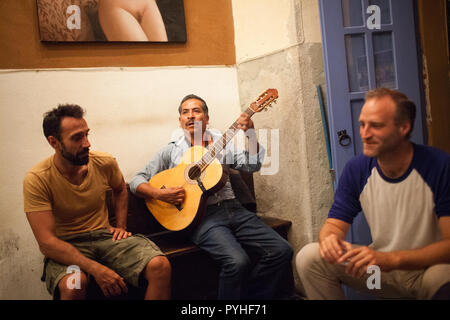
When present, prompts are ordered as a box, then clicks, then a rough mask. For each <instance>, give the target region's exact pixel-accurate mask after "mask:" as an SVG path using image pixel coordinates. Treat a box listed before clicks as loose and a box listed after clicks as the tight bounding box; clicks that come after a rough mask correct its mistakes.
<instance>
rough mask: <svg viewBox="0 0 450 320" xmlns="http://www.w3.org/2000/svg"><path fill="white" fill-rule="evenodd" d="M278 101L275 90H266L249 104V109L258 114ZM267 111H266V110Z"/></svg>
mask: <svg viewBox="0 0 450 320" xmlns="http://www.w3.org/2000/svg"><path fill="white" fill-rule="evenodd" d="M277 99H278V90H277V89H267V90H266V91H264V92H263V93H262V94H260V96H259V97H258V98H257V99H256V100H255V101H253V102H252V103H251V104H250V107H249V108H250V109H251V110H252V111H253V112H255V113H256V112H260V111H262V110H264V109H266V108H267V107H270V105H271V104H272V103H274V102H275V103H276V100H277ZM266 110H267V109H266Z"/></svg>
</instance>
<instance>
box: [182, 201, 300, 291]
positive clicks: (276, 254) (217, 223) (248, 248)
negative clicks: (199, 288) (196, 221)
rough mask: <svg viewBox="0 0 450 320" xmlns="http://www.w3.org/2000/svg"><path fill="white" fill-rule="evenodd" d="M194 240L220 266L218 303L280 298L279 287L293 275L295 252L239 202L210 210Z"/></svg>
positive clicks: (196, 231)
mask: <svg viewBox="0 0 450 320" xmlns="http://www.w3.org/2000/svg"><path fill="white" fill-rule="evenodd" d="M191 238H192V241H193V242H194V243H195V244H196V245H197V246H199V247H200V248H202V249H203V250H205V251H207V252H208V253H209V254H210V255H211V256H212V258H213V259H214V260H215V261H217V262H218V263H219V265H220V280H219V293H218V299H222V300H223V299H229V300H236V299H276V298H280V297H278V296H277V293H278V292H277V289H278V285H279V283H280V280H281V279H283V278H284V277H285V276H286V272H292V268H291V260H292V256H293V250H292V248H291V246H290V245H289V243H288V242H287V241H286V240H285V239H283V238H282V237H281V236H280V235H279V234H278V233H277V232H276V231H274V230H273V229H272V228H271V227H269V226H268V225H266V224H265V223H264V222H263V221H262V220H261V219H260V218H259V217H258V216H257V215H256V214H255V213H253V212H251V211H248V210H246V209H245V208H244V207H242V205H241V204H240V203H239V201H237V200H234V199H233V200H226V201H224V202H222V203H221V204H220V205H219V206H218V205H212V206H208V208H207V211H206V213H205V217H204V219H203V221H202V223H201V224H200V225H199V226H198V227H197V229H195V230H194V232H193V234H192V236H191ZM244 248H245V249H244ZM251 257H252V258H251ZM254 261H256V263H253V262H254Z"/></svg>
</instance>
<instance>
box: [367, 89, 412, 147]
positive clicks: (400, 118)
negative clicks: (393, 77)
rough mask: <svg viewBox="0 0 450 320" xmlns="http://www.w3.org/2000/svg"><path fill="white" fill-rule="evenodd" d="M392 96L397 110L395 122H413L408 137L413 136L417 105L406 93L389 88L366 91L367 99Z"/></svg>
mask: <svg viewBox="0 0 450 320" xmlns="http://www.w3.org/2000/svg"><path fill="white" fill-rule="evenodd" d="M386 96H388V97H390V98H391V99H392V101H394V104H395V107H396V110H395V111H396V112H395V122H396V123H397V124H399V123H403V122H409V123H410V124H411V129H410V130H409V132H408V134H407V135H406V138H407V139H409V138H410V137H411V132H412V131H413V129H414V121H415V120H416V105H415V103H414V102H413V101H411V100H410V99H409V98H408V97H407V96H406V95H405V94H404V93H402V92H400V91H398V90H393V89H388V88H377V89H373V90H370V91H368V92H367V93H366V101H367V100H370V99H379V98H383V97H386Z"/></svg>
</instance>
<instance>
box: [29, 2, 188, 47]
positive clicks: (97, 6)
mask: <svg viewBox="0 0 450 320" xmlns="http://www.w3.org/2000/svg"><path fill="white" fill-rule="evenodd" d="M36 1H37V11H38V18H39V19H38V20H39V33H40V39H41V41H50V42H91V41H96V42H109V41H111V42H186V23H185V16H184V3H183V0H133V1H130V0H36Z"/></svg>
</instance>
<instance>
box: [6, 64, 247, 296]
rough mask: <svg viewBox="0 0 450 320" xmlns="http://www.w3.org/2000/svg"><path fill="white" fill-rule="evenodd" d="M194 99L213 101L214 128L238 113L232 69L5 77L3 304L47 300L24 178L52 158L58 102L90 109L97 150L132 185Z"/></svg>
mask: <svg viewBox="0 0 450 320" xmlns="http://www.w3.org/2000/svg"><path fill="white" fill-rule="evenodd" d="M189 93H195V94H198V95H200V96H201V97H203V98H204V99H205V100H206V101H207V103H208V106H209V109H210V125H211V127H212V128H217V129H221V130H223V129H225V128H227V127H228V126H229V125H230V124H231V123H232V122H233V121H234V120H235V118H236V117H237V116H238V114H239V110H240V105H239V98H238V88H237V79H236V69H235V68H233V67H198V68H187V67H186V68H183V67H179V68H178V67H172V68H126V69H119V68H111V69H73V70H67V69H66V70H49V71H45V70H39V71H37V70H34V71H33V70H28V71H24V70H6V71H0V123H1V125H0V130H1V131H0V152H1V155H2V166H1V167H0V168H1V169H0V181H2V184H1V185H0V216H1V222H2V223H1V224H0V299H47V298H49V295H48V294H47V292H46V290H45V286H44V284H43V283H41V282H40V280H39V279H40V276H41V272H42V254H41V253H40V252H39V248H38V246H37V244H36V241H35V240H34V237H33V235H32V232H31V229H30V227H29V225H28V222H27V220H26V217H25V214H24V212H23V197H22V179H23V177H24V174H25V172H26V171H27V170H28V169H30V168H31V167H32V166H33V165H34V164H36V163H37V162H38V161H40V160H42V159H44V158H45V157H47V156H49V155H51V154H52V153H53V150H52V149H51V147H50V146H49V145H48V143H47V142H46V140H45V138H44V136H43V134H42V128H41V126H42V114H43V113H44V112H46V111H48V110H49V109H51V108H53V107H54V106H56V105H57V104H58V103H77V104H79V105H81V106H82V107H84V108H85V109H86V111H87V114H86V120H87V122H88V125H89V127H90V129H91V134H90V141H91V144H92V149H93V150H102V151H107V152H109V153H111V154H113V155H114V156H115V157H116V158H117V160H118V162H119V166H120V168H121V169H122V171H123V174H124V177H125V180H127V181H129V180H130V179H131V178H132V177H133V175H134V174H135V173H136V172H137V171H138V170H140V169H142V168H143V166H144V165H145V164H146V163H147V162H148V161H149V160H150V158H151V157H152V156H153V155H154V153H155V152H156V151H157V150H159V149H160V148H161V147H162V146H164V145H166V144H167V143H168V142H169V140H170V138H171V135H172V134H173V132H174V131H175V130H176V129H177V127H178V113H177V108H178V104H179V101H180V100H181V99H182V98H183V97H184V96H185V95H186V94H189Z"/></svg>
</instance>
